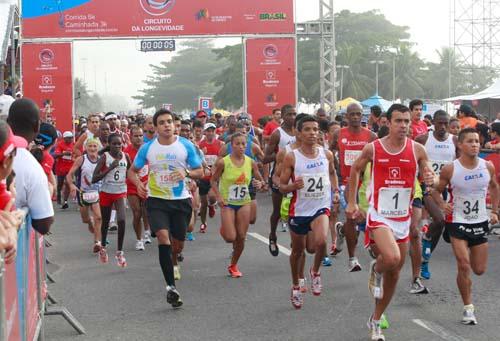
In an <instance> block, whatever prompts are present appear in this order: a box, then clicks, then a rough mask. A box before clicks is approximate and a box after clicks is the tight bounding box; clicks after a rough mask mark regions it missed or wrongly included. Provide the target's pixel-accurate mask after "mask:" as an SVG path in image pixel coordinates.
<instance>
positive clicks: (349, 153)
mask: <svg viewBox="0 0 500 341" xmlns="http://www.w3.org/2000/svg"><path fill="white" fill-rule="evenodd" d="M371 134H372V133H371V131H370V130H368V129H366V128H361V131H360V132H359V133H352V132H350V131H349V128H342V129H340V133H339V142H338V145H339V158H340V176H341V178H342V183H343V184H347V182H348V180H349V174H350V173H351V166H352V165H353V164H354V161H356V159H357V158H358V156H359V155H361V151H362V150H363V147H364V146H365V145H367V144H368V143H369V142H370V138H371Z"/></svg>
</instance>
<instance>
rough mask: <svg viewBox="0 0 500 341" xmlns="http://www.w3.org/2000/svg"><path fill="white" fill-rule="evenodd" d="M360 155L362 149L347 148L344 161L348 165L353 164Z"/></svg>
mask: <svg viewBox="0 0 500 341" xmlns="http://www.w3.org/2000/svg"><path fill="white" fill-rule="evenodd" d="M360 155H361V150H346V151H345V152H344V163H345V164H346V166H352V165H353V164H354V161H356V159H357V158H358V157H359V156H360Z"/></svg>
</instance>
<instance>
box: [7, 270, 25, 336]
mask: <svg viewBox="0 0 500 341" xmlns="http://www.w3.org/2000/svg"><path fill="white" fill-rule="evenodd" d="M4 276H5V282H4V283H5V288H4V289H5V317H6V325H5V327H6V328H7V329H6V332H5V336H6V340H7V341H18V340H21V333H20V330H19V301H18V300H17V298H18V294H17V278H16V263H15V262H14V263H12V264H7V265H6V266H5V272H4Z"/></svg>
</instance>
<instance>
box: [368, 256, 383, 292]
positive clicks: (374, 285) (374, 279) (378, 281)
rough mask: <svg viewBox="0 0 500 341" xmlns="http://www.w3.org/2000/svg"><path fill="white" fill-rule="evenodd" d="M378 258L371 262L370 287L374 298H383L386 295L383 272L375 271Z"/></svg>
mask: <svg viewBox="0 0 500 341" xmlns="http://www.w3.org/2000/svg"><path fill="white" fill-rule="evenodd" d="M375 264H377V261H376V260H373V261H372V262H371V264H370V274H369V276H368V289H369V290H370V293H371V294H372V296H373V298H375V299H381V298H382V297H383V295H384V291H383V290H384V289H383V287H382V274H379V273H377V272H376V271H375Z"/></svg>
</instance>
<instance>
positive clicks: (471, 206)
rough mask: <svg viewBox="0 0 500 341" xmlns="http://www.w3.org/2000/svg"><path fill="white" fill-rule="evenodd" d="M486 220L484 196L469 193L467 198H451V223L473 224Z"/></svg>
mask: <svg viewBox="0 0 500 341" xmlns="http://www.w3.org/2000/svg"><path fill="white" fill-rule="evenodd" d="M486 220H488V212H487V211H486V197H485V196H482V195H478V194H476V193H471V195H470V196H467V197H453V222H457V223H464V224H475V223H481V222H483V221H486Z"/></svg>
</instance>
